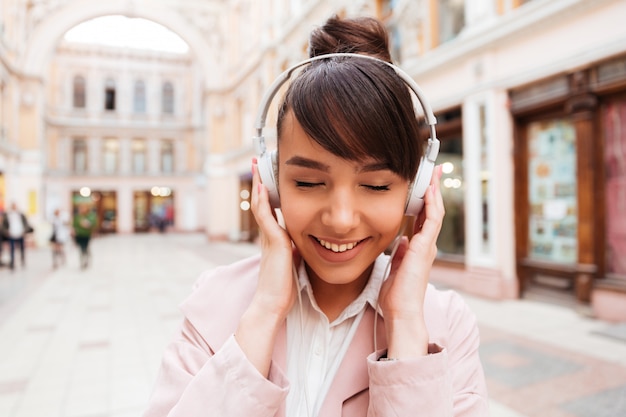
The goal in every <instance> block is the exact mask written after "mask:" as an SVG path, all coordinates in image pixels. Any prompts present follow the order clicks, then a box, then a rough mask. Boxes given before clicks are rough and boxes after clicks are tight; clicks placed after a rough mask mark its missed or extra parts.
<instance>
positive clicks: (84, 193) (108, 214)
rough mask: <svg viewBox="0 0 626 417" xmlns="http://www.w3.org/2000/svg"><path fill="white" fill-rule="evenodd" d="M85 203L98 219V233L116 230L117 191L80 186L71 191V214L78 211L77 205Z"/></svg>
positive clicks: (114, 231)
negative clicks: (78, 188)
mask: <svg viewBox="0 0 626 417" xmlns="http://www.w3.org/2000/svg"><path fill="white" fill-rule="evenodd" d="M81 204H87V205H88V206H89V207H90V208H91V209H92V210H94V211H95V213H96V216H97V219H98V232H99V233H116V232H117V192H116V191H103V190H91V189H90V188H89V187H82V188H81V189H80V190H74V191H72V214H73V215H76V214H77V213H78V207H79V206H80V205H81Z"/></svg>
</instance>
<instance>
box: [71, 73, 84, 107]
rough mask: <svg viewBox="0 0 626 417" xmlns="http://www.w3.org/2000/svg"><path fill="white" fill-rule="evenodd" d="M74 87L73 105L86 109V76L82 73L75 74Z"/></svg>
mask: <svg viewBox="0 0 626 417" xmlns="http://www.w3.org/2000/svg"><path fill="white" fill-rule="evenodd" d="M72 88H73V94H72V105H73V106H74V108H75V109H84V108H85V104H86V97H85V78H84V77H82V76H80V75H77V76H75V77H74V81H73V83H72Z"/></svg>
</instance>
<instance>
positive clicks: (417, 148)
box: [277, 17, 423, 181]
mask: <svg viewBox="0 0 626 417" xmlns="http://www.w3.org/2000/svg"><path fill="white" fill-rule="evenodd" d="M310 45H311V47H310V53H311V54H312V56H317V55H323V54H328V53H335V52H352V53H360V54H365V55H371V56H374V57H377V58H379V59H383V60H385V61H390V60H389V50H388V35H387V31H386V29H385V27H384V26H383V25H382V24H381V23H380V22H379V21H378V20H375V19H372V18H358V19H339V18H337V17H332V18H330V19H329V20H328V21H327V22H326V24H325V25H324V26H321V27H319V28H317V29H315V30H314V31H313V32H312V33H311V39H310ZM290 110H291V111H293V114H294V116H295V117H296V119H297V120H298V122H299V123H300V125H301V126H302V128H303V129H304V131H305V132H306V133H307V135H309V136H310V137H311V138H312V139H313V140H314V141H315V142H317V143H318V144H319V145H321V146H322V147H323V148H324V149H326V150H328V151H329V152H331V153H333V154H334V155H337V156H339V157H341V158H344V159H347V160H354V161H363V160H366V159H371V158H373V159H375V160H377V161H381V162H384V163H386V164H387V166H388V168H389V169H390V170H391V171H393V172H395V173H397V174H398V175H400V176H401V177H403V178H405V179H407V180H409V181H412V180H413V179H414V177H415V175H416V173H417V169H418V165H419V160H420V158H421V156H422V153H423V150H422V145H421V141H419V140H418V139H419V124H418V122H417V119H416V115H415V111H414V109H413V102H412V99H411V95H410V93H409V88H408V86H407V85H406V84H405V82H404V81H403V80H402V79H401V78H400V77H399V76H398V75H397V74H396V72H395V71H394V70H393V69H392V68H390V67H389V66H388V65H386V64H384V63H381V62H376V61H373V60H370V59H359V58H358V57H335V58H329V59H323V60H320V61H316V62H314V63H312V64H311V65H309V66H308V67H306V68H305V69H304V70H303V71H302V72H301V73H300V74H299V75H298V76H297V77H296V78H295V79H294V80H293V82H292V83H291V85H290V86H289V89H288V90H287V93H286V95H285V98H284V101H283V104H282V106H281V108H280V110H279V114H278V126H277V127H278V138H279V142H280V140H281V136H282V135H281V133H282V131H281V126H282V120H283V119H284V116H285V114H286V113H287V112H288V111H290Z"/></svg>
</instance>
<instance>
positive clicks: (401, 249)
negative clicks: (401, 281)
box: [389, 236, 409, 276]
mask: <svg viewBox="0 0 626 417" xmlns="http://www.w3.org/2000/svg"><path fill="white" fill-rule="evenodd" d="M408 248H409V239H408V238H407V237H406V236H402V237H401V238H400V242H399V243H398V248H397V249H396V251H395V253H392V256H393V258H392V259H391V270H390V273H389V275H390V276H394V275H395V273H396V271H397V270H398V268H400V265H402V261H403V260H404V257H405V255H406V253H407V251H408Z"/></svg>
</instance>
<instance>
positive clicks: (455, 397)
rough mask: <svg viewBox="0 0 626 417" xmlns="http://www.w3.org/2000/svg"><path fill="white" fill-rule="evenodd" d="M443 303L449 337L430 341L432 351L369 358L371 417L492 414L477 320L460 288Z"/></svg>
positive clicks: (458, 416)
mask: <svg viewBox="0 0 626 417" xmlns="http://www.w3.org/2000/svg"><path fill="white" fill-rule="evenodd" d="M441 303H442V305H444V306H446V308H444V309H443V310H442V314H445V315H446V317H445V319H446V327H447V328H446V332H447V335H445V337H442V338H441V340H440V341H437V342H438V343H437V344H434V343H431V344H430V346H429V354H428V355H426V356H424V357H421V358H416V359H410V360H398V361H378V360H377V359H378V358H379V357H380V355H381V353H378V354H377V353H374V354H372V355H370V356H369V357H368V371H369V375H370V393H369V394H370V403H369V409H368V414H367V415H368V417H383V416H384V417H404V416H406V417H409V416H414V415H415V411H416V410H420V411H421V413H422V414H423V415H427V416H429V417H484V416H488V415H489V406H488V396H487V387H486V383H485V377H484V372H483V368H482V364H481V361H480V357H479V352H478V347H479V333H478V326H477V323H476V318H475V316H474V314H473V313H472V312H471V311H470V309H469V308H468V306H467V305H466V304H465V302H464V301H463V300H462V299H461V297H460V296H459V295H458V294H457V293H455V292H452V291H447V292H446V294H444V295H443V296H442V299H441ZM439 343H441V344H442V345H443V346H439Z"/></svg>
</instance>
